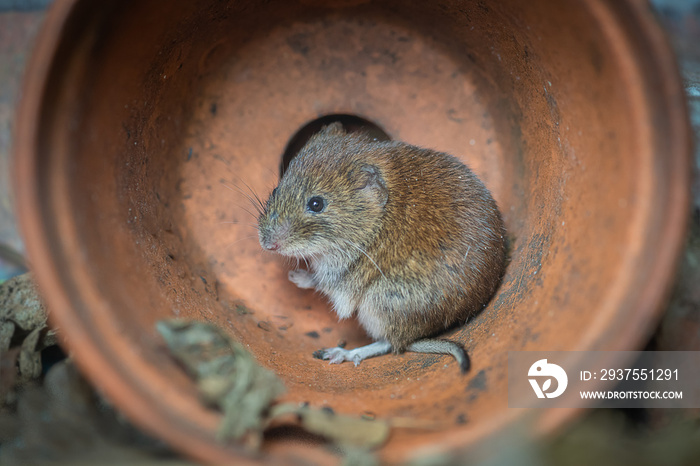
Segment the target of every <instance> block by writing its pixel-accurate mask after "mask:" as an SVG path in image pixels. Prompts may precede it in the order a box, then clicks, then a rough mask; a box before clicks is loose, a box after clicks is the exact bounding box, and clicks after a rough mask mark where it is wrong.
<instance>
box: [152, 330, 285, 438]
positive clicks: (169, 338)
mask: <svg viewBox="0 0 700 466" xmlns="http://www.w3.org/2000/svg"><path fill="white" fill-rule="evenodd" d="M156 328H157V330H158V332H160V334H161V335H162V336H163V339H164V340H165V341H166V343H167V344H168V348H169V349H170V351H171V353H172V355H173V356H174V357H175V358H176V359H177V360H178V361H179V362H180V363H181V364H183V366H184V367H185V369H186V370H187V372H189V373H190V375H192V377H193V378H194V379H195V381H196V382H197V386H198V388H199V389H200V392H201V393H202V396H203V398H204V399H205V400H206V401H207V402H208V403H209V404H212V405H214V406H217V407H219V408H220V409H221V410H222V412H223V413H224V418H223V420H222V423H221V426H220V427H219V432H218V434H219V438H221V439H233V440H241V439H242V438H243V437H244V436H245V435H246V434H252V435H253V436H255V437H256V438H257V440H254V441H253V442H254V443H258V442H259V439H260V437H261V434H262V430H263V427H264V424H265V413H266V411H267V409H268V408H269V406H270V404H271V403H272V402H273V400H274V399H275V398H276V397H277V396H279V395H281V394H282V393H283V392H284V385H283V384H282V382H281V381H280V380H279V378H278V377H277V376H276V375H275V374H274V373H272V372H271V371H269V370H267V369H265V368H263V367H260V366H259V365H258V364H257V363H256V361H255V359H253V357H252V356H251V355H250V354H249V353H248V352H247V351H246V350H245V349H244V348H243V347H242V346H241V345H240V344H239V343H238V342H236V341H234V340H233V339H231V338H230V337H229V336H228V335H227V334H226V333H225V332H224V331H223V330H222V329H220V328H218V327H216V326H215V325H213V324H209V323H204V322H184V321H179V320H169V321H160V322H158V323H157V324H156Z"/></svg>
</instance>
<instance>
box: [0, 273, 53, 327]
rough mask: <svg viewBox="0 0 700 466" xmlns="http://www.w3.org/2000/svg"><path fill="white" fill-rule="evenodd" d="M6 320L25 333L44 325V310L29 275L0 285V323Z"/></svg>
mask: <svg viewBox="0 0 700 466" xmlns="http://www.w3.org/2000/svg"><path fill="white" fill-rule="evenodd" d="M8 320H9V321H11V322H14V323H15V325H16V326H17V327H19V328H20V329H22V330H24V331H25V332H31V331H32V330H34V329H35V328H38V327H44V326H45V325H46V309H45V308H44V305H43V304H42V302H41V298H40V297H39V293H38V292H37V290H36V286H35V285H34V281H33V280H32V275H31V274H30V273H25V274H24V275H19V276H17V277H14V278H12V279H10V280H8V281H6V282H5V283H3V284H2V285H0V322H4V321H8Z"/></svg>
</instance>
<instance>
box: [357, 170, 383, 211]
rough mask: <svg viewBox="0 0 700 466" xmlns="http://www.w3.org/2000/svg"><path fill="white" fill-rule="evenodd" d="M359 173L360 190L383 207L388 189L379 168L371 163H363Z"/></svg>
mask: <svg viewBox="0 0 700 466" xmlns="http://www.w3.org/2000/svg"><path fill="white" fill-rule="evenodd" d="M360 175H361V178H360V180H361V183H360V190H362V191H363V192H365V193H366V194H367V195H368V196H371V197H372V199H374V200H375V202H377V203H378V204H379V205H380V206H381V207H384V206H385V205H386V202H387V200H389V190H388V189H387V187H386V181H384V177H383V176H382V174H381V172H380V171H379V169H378V168H377V167H375V166H373V165H363V166H362V167H361V168H360Z"/></svg>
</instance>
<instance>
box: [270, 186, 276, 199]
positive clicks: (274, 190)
mask: <svg viewBox="0 0 700 466" xmlns="http://www.w3.org/2000/svg"><path fill="white" fill-rule="evenodd" d="M276 195H277V188H275V189H273V190H272V195H270V197H275V196H276Z"/></svg>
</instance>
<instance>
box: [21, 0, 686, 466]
mask: <svg viewBox="0 0 700 466" xmlns="http://www.w3.org/2000/svg"><path fill="white" fill-rule="evenodd" d="M332 114H345V115H353V116H357V117H361V118H364V119H366V120H368V121H370V122H372V123H374V124H376V125H378V126H379V127H381V128H382V129H384V131H386V133H387V134H388V135H389V137H391V138H392V139H398V140H403V141H405V142H408V143H412V144H415V145H419V146H425V147H430V148H434V149H437V150H440V151H445V152H449V153H452V154H454V155H456V156H458V157H459V158H460V159H461V160H463V161H464V162H465V163H467V164H468V165H469V166H470V167H472V168H473V170H474V171H475V172H476V173H477V174H478V175H479V176H480V177H481V178H482V179H483V180H484V182H485V184H486V185H487V186H488V187H489V188H490V189H491V191H492V192H493V194H494V197H495V198H496V200H497V202H498V204H499V206H500V208H501V210H502V212H503V215H504V218H505V222H506V225H507V228H508V234H509V240H510V243H511V253H510V257H511V259H510V264H509V266H508V269H507V273H506V276H505V278H504V280H503V284H502V286H501V288H500V290H499V291H498V292H497V294H496V296H495V297H494V298H493V300H492V301H491V303H490V304H489V306H488V307H487V308H486V309H484V311H483V312H481V313H480V314H479V315H478V316H476V317H475V318H473V319H472V320H470V322H469V323H468V324H467V325H466V326H463V327H461V328H458V329H456V330H454V331H453V332H451V333H450V334H449V336H450V338H452V339H454V340H455V341H458V342H460V343H462V344H464V345H465V347H466V349H467V350H468V352H469V354H470V355H471V360H472V369H471V371H470V372H469V373H468V374H467V375H466V376H461V375H460V374H459V371H458V368H457V366H456V364H455V362H454V361H452V360H451V359H450V358H448V357H446V356H431V355H419V354H404V355H401V356H386V357H381V358H376V359H372V360H367V361H365V362H363V363H362V364H361V365H360V366H358V367H354V366H353V365H352V364H349V363H346V364H342V365H335V366H330V365H328V364H327V363H326V362H323V361H319V360H315V359H313V358H312V357H311V353H312V352H313V351H314V350H316V349H319V348H321V347H328V346H335V345H336V344H337V342H338V341H339V340H345V341H347V342H348V346H349V347H352V346H354V345H360V344H363V343H366V342H367V341H368V339H367V337H366V336H365V334H364V333H363V331H362V330H361V329H360V328H359V326H358V325H357V323H356V322H354V321H352V320H350V321H344V322H342V323H338V322H337V321H336V317H335V315H334V314H333V313H332V312H330V309H329V305H328V304H327V302H326V301H325V299H323V298H322V297H320V296H318V295H316V294H313V293H311V292H308V291H304V290H299V289H297V288H296V287H295V286H294V285H293V284H292V283H290V282H289V281H288V280H287V278H286V277H287V270H288V264H286V263H285V261H284V259H282V258H280V257H277V256H276V255H274V254H271V253H263V252H262V251H261V249H260V247H259V244H258V240H257V236H256V231H255V230H254V228H253V227H252V226H251V225H252V224H254V223H255V219H254V218H253V217H252V216H251V215H250V214H249V213H247V212H246V209H250V206H249V204H248V201H247V200H246V198H245V197H244V196H243V195H242V194H240V193H239V192H237V191H236V190H235V189H229V187H230V186H241V187H244V188H243V189H244V190H245V189H246V188H245V186H246V185H247V186H249V187H250V188H251V189H252V190H253V191H255V192H256V193H258V194H259V195H260V196H261V197H263V198H264V197H266V196H267V194H268V193H269V191H270V190H271V188H272V187H273V186H274V185H275V184H276V183H277V180H278V176H279V170H280V164H281V162H282V155H283V153H284V150H285V147H286V145H287V143H288V142H289V140H290V138H292V137H293V136H294V134H295V133H296V132H297V131H298V130H299V129H300V128H302V127H304V125H306V124H308V123H309V122H312V121H314V120H315V119H317V118H319V117H322V116H324V115H332ZM16 140H17V145H16V151H15V152H16V160H15V165H16V197H17V201H18V212H19V215H20V217H21V222H22V226H23V230H24V234H25V239H26V244H27V248H28V250H29V253H30V256H31V261H32V264H33V268H34V270H35V273H36V278H37V280H38V282H39V284H40V287H41V289H42V290H43V294H44V296H45V299H46V301H47V302H48V305H49V307H50V308H51V312H52V316H51V318H52V321H53V323H54V325H56V326H58V327H59V329H60V332H61V334H62V335H63V337H64V338H65V344H66V345H67V347H68V348H69V349H70V351H71V352H72V354H73V355H74V357H75V359H76V360H77V361H78V363H79V364H80V365H81V367H82V368H83V370H84V371H85V373H86V375H87V376H88V377H89V378H90V379H91V380H92V381H93V382H94V383H95V384H96V385H97V386H98V387H100V388H101V389H102V390H103V391H104V393H105V394H106V395H107V396H108V397H109V398H110V399H112V400H113V402H114V403H115V404H116V405H117V406H118V407H119V408H120V409H121V410H123V411H124V412H125V413H126V414H127V415H128V416H129V417H130V418H131V419H132V420H133V421H134V422H136V423H137V424H139V425H140V426H142V427H144V428H147V429H148V430H149V431H151V432H153V433H155V434H156V435H158V436H159V437H161V438H162V439H164V440H166V441H168V442H169V443H171V444H172V445H173V446H174V447H175V448H178V449H180V450H181V451H183V452H185V453H187V454H189V455H191V456H193V457H195V458H198V459H200V460H203V461H210V462H217V463H222V462H230V461H233V460H234V459H239V460H240V459H242V458H243V453H242V452H241V451H239V450H238V449H237V448H236V447H235V446H226V445H222V444H219V443H217V442H216V441H215V438H214V432H215V429H216V426H217V422H218V420H219V415H218V414H217V413H216V412H214V411H212V410H209V409H207V408H206V407H204V406H203V405H202V404H200V402H199V401H198V397H197V393H196V390H195V387H194V385H193V383H192V382H191V381H190V380H189V379H188V378H187V377H186V376H185V375H184V374H183V372H182V370H181V369H180V368H179V367H178V366H177V365H176V364H175V363H174V362H173V361H172V360H171V359H170V357H169V356H168V354H167V352H166V351H165V350H164V347H163V343H162V340H161V339H160V337H159V336H158V335H157V333H156V331H155V326H154V323H155V322H156V321H158V320H159V319H164V318H170V317H175V316H176V317H181V318H193V319H205V320H208V321H212V322H215V323H216V324H218V325H220V326H222V327H224V328H225V329H227V330H228V331H230V333H231V334H232V335H233V336H235V337H236V338H237V339H238V340H240V341H241V342H242V343H243V344H244V345H245V346H246V347H247V348H248V350H250V351H251V352H252V353H253V354H254V355H255V357H256V358H257V360H258V361H259V362H260V364H262V365H264V366H265V367H268V368H270V369H272V370H274V371H275V372H276V373H277V374H279V376H280V377H281V378H282V379H283V380H284V382H285V384H286V386H287V387H288V393H287V394H286V395H285V399H286V400H291V401H300V402H302V401H308V402H310V403H311V404H312V405H315V406H331V407H333V408H334V409H335V410H336V411H339V412H343V413H348V414H357V415H359V414H361V413H363V412H365V411H370V412H372V413H375V414H376V416H378V417H384V418H392V417H402V418H406V417H409V418H414V419H419V420H426V421H437V422H439V423H440V425H441V426H442V427H441V428H440V429H439V430H437V431H416V430H401V429H397V430H396V431H395V432H394V433H393V434H392V436H391V438H390V439H389V441H388V443H387V444H386V445H385V446H384V447H383V448H382V449H381V450H380V452H379V454H380V456H381V457H382V458H383V459H384V460H386V461H401V460H405V459H410V458H411V457H413V456H414V455H415V454H417V452H419V451H425V449H426V448H430V449H432V450H434V451H448V450H453V449H456V448H466V447H468V446H469V445H471V444H473V443H474V442H475V441H477V440H481V439H484V438H485V437H486V436H488V435H489V434H493V433H497V432H500V431H502V430H503V429H505V428H506V427H507V426H508V425H512V424H513V423H514V422H516V420H517V419H518V418H520V417H522V416H523V415H524V413H523V412H522V411H521V410H509V408H508V406H507V396H506V395H507V385H506V380H507V366H506V362H507V355H508V351H514V350H589V349H591V350H593V349H595V350H623V349H638V348H640V345H643V344H644V342H645V338H647V337H648V335H649V332H650V331H651V330H652V328H653V326H654V325H655V322H656V320H657V317H658V315H659V310H660V306H661V304H662V302H663V298H664V296H665V293H666V291H667V289H668V285H669V284H670V280H671V278H672V273H673V269H674V263H675V259H676V256H677V253H678V251H679V247H680V245H681V242H682V239H683V235H684V229H685V217H686V212H687V202H688V200H687V190H688V179H689V168H688V167H689V162H688V153H689V132H688V123H687V121H686V113H685V106H684V101H683V92H682V87H681V85H680V80H679V78H678V76H677V74H676V68H675V63H674V61H673V58H672V53H671V51H670V48H669V47H668V45H667V43H666V41H665V38H664V37H663V36H662V34H661V31H660V28H659V27H658V26H657V24H656V23H655V22H654V18H653V16H652V13H651V11H650V10H649V8H648V6H647V5H645V4H644V3H643V2H639V1H632V0H629V1H623V0H607V1H605V0H586V1H583V0H581V1H573V0H568V1H563V0H562V1H556V2H552V1H548V0H531V1H528V2H523V1H519V0H504V1H476V0H474V1H468V0H465V1H457V0H452V1H434V2H433V1H430V2H428V1H399V0H376V1H368V0H365V1H363V0H335V1H333V0H331V1H320V0H318V1H316V0H300V1H266V2H261V1H244V0H240V1H235V0H230V1H215V0H201V1H191V0H172V1H169V2H162V1H155V0H138V1H135V0H134V1H123V0H119V1H117V0H103V1H99V2H95V1H89V0H57V1H56V2H55V4H54V6H53V8H52V10H51V12H50V14H49V15H48V18H47V21H46V24H45V27H44V30H43V32H42V34H41V36H40V38H39V41H38V45H37V48H36V51H35V55H34V58H33V61H32V64H31V66H30V68H29V71H28V73H27V76H26V83H25V89H24V95H23V99H22V103H21V109H20V115H19V119H18V123H17V128H16ZM611 358H612V356H611ZM605 362H612V361H605ZM573 414H575V411H572V410H549V411H547V410H540V411H538V412H537V413H534V414H533V416H534V418H535V423H536V426H537V428H538V429H541V430H542V431H545V432H546V431H551V429H552V428H554V427H556V426H559V425H561V422H563V421H565V420H566V419H568V418H570V417H571V416H572V415H573ZM264 455H265V456H264V458H265V459H267V460H271V461H273V460H274V461H285V462H286V461H292V460H295V459H296V460H299V459H300V458H306V459H309V460H311V459H313V460H314V461H330V460H331V459H332V457H331V456H328V454H327V453H325V451H324V450H322V449H321V448H320V447H318V446H309V445H305V444H303V443H301V442H299V441H297V440H296V439H295V438H294V436H290V437H282V438H279V439H276V440H275V439H273V440H272V441H271V442H270V443H269V445H268V446H267V447H266V450H265V453H264Z"/></svg>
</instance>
